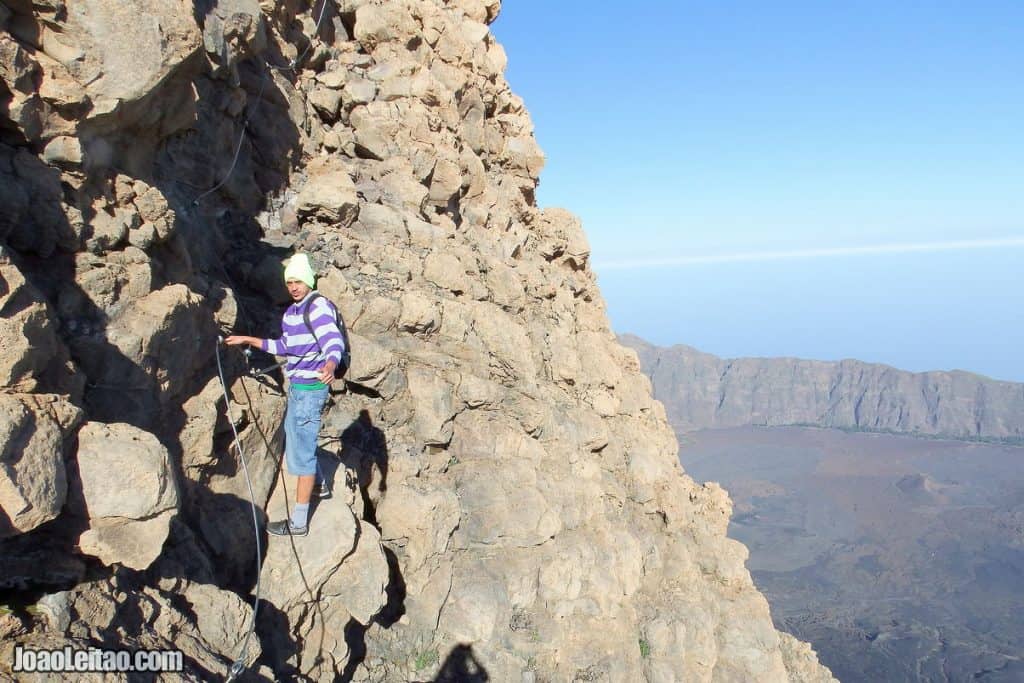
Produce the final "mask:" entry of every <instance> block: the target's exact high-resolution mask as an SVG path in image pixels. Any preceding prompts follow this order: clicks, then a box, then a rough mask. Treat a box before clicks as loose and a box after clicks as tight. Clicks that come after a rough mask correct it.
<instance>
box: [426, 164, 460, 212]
mask: <svg viewBox="0 0 1024 683" xmlns="http://www.w3.org/2000/svg"><path fill="white" fill-rule="evenodd" d="M461 187H462V173H461V171H460V169H459V165H458V164H457V163H455V162H453V161H449V160H447V159H439V160H438V162H437V165H436V166H434V172H433V173H432V174H431V177H430V194H429V195H428V198H429V200H430V203H431V204H434V205H436V206H447V205H448V202H449V201H451V199H452V197H453V196H454V195H455V193H456V192H458V191H459V188H461Z"/></svg>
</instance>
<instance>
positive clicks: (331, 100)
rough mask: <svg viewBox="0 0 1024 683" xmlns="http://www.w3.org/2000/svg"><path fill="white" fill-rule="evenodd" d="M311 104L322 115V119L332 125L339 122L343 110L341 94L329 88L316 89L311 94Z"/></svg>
mask: <svg viewBox="0 0 1024 683" xmlns="http://www.w3.org/2000/svg"><path fill="white" fill-rule="evenodd" d="M309 103H310V104H311V105H313V108H314V109H316V111H317V113H318V114H320V118H322V119H323V120H324V121H327V122H329V123H330V122H333V121H335V120H337V118H338V112H339V111H340V110H341V93H340V92H338V91H337V90H336V89H333V88H328V87H323V88H314V89H313V91H312V92H311V93H310V94H309Z"/></svg>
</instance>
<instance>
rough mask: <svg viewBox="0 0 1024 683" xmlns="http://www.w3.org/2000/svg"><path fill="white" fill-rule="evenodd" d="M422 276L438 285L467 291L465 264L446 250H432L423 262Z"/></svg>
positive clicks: (454, 290)
mask: <svg viewBox="0 0 1024 683" xmlns="http://www.w3.org/2000/svg"><path fill="white" fill-rule="evenodd" d="M423 277H424V279H426V280H427V281H428V282H433V283H434V284H435V285H437V286H438V287H441V288H443V289H447V290H448V291H450V292H452V293H455V294H461V293H464V292H467V291H469V289H470V284H469V278H468V277H467V276H466V266H465V265H464V264H463V263H462V261H460V260H459V258H458V257H457V256H455V255H454V254H451V253H448V252H436V251H435V252H432V253H431V254H430V255H428V256H427V258H426V259H425V260H424V262H423Z"/></svg>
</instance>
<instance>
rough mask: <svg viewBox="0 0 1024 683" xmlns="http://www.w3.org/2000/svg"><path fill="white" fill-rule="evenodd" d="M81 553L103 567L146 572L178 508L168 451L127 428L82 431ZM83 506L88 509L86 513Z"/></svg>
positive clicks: (94, 425) (116, 426)
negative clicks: (85, 524) (84, 519)
mask: <svg viewBox="0 0 1024 683" xmlns="http://www.w3.org/2000/svg"><path fill="white" fill-rule="evenodd" d="M77 461H78V481H77V482H76V483H77V486H78V490H77V491H76V494H77V495H78V496H79V500H77V501H76V503H78V504H79V505H81V508H80V510H81V511H83V512H84V514H85V515H86V516H87V517H88V520H89V528H88V530H86V531H85V532H84V533H83V534H82V536H81V538H80V539H79V541H78V545H79V547H80V548H81V549H82V552H84V553H86V554H87V555H94V556H96V557H98V558H99V559H100V560H101V561H102V562H103V563H104V564H108V565H110V564H115V563H117V564H123V565H125V566H127V567H131V568H133V569H146V568H147V567H149V565H151V564H152V563H153V561H154V560H155V559H156V558H157V557H158V556H159V555H160V552H161V550H162V548H163V545H164V541H165V540H166V539H167V534H168V532H169V529H170V523H171V518H172V517H174V515H175V514H176V512H177V508H178V490H177V486H176V483H175V480H174V473H173V472H172V471H171V463H170V459H169V458H168V455H167V449H166V448H164V447H163V446H162V445H161V444H160V442H159V441H157V439H156V437H155V436H153V435H152V434H150V433H148V432H144V431H142V430H141V429H138V428H137V427H133V426H131V425H128V424H122V423H114V424H103V423H99V422H90V423H87V424H86V425H85V426H84V427H82V429H81V430H80V431H79V432H78V457H77ZM82 508H84V509H82Z"/></svg>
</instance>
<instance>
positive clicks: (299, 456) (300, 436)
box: [224, 254, 347, 536]
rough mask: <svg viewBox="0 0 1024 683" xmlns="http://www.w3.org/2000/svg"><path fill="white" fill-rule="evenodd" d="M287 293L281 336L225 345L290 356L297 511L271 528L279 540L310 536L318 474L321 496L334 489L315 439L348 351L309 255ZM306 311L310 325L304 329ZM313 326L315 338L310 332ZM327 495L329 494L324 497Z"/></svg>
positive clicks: (289, 279) (290, 449) (296, 266)
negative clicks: (325, 478) (319, 288)
mask: <svg viewBox="0 0 1024 683" xmlns="http://www.w3.org/2000/svg"><path fill="white" fill-rule="evenodd" d="M284 280H285V285H286V286H287V287H288V294H290V295H291V297H292V300H293V301H294V302H295V303H293V304H292V305H291V306H289V307H288V310H287V311H285V314H284V318H282V320H281V337H280V338H278V339H259V338H257V337H246V336H243V335H232V336H230V337H228V338H227V339H225V340H224V343H225V344H228V345H230V346H238V345H241V344H248V345H249V346H252V347H255V348H258V349H261V350H263V351H266V352H268V353H272V354H274V355H275V356H287V357H288V362H287V364H286V365H285V374H286V375H287V377H288V381H289V389H288V408H287V412H286V413H285V417H284V433H285V462H286V463H287V464H288V473H289V474H291V475H292V476H295V477H298V483H297V484H296V490H295V507H294V509H293V510H292V514H291V517H290V518H288V519H283V520H281V521H278V522H271V523H270V524H268V525H267V531H268V532H269V533H271V534H274V535H275V536H284V535H287V534H291V535H292V536H305V535H306V534H308V533H309V524H308V521H309V500H310V498H311V496H312V494H313V489H314V486H315V485H316V479H317V475H320V479H321V483H320V485H319V487H318V488H319V491H320V495H321V496H323V497H326V495H330V489H329V488H328V484H327V482H326V481H323V476H322V474H321V472H320V467H319V465H318V463H317V458H316V441H317V435H318V434H319V432H320V412H321V411H322V410H323V406H324V402H325V401H326V400H327V390H328V386H329V385H330V383H331V381H332V380H333V379H334V370H335V368H336V367H338V364H339V363H340V362H341V361H342V353H343V352H344V351H346V350H347V349H345V342H344V338H343V337H342V334H341V330H339V329H338V322H337V317H336V311H335V309H334V305H333V304H332V303H331V302H330V301H328V300H327V298H326V297H324V296H322V295H320V294H319V293H318V292H317V291H316V289H315V286H316V276H315V274H314V273H313V268H312V266H310V263H309V257H308V256H306V255H305V254H295V255H294V256H292V257H291V259H289V260H288V265H287V266H286V267H285V269H284ZM307 309H308V314H309V315H308V319H309V326H308V327H307V325H306V315H305V313H306V312H307ZM310 328H312V332H313V334H310ZM325 492H326V493H325Z"/></svg>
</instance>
